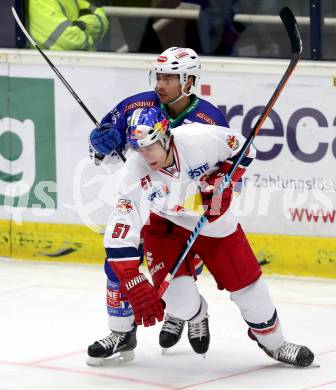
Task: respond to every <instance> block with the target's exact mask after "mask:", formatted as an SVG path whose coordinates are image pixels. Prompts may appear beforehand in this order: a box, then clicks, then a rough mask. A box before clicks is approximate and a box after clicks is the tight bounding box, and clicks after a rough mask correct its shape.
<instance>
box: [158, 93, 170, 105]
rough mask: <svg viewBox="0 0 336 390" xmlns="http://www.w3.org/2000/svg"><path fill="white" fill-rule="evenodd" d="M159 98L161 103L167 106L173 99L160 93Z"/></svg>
mask: <svg viewBox="0 0 336 390" xmlns="http://www.w3.org/2000/svg"><path fill="white" fill-rule="evenodd" d="M158 96H159V99H160V103H164V104H166V103H169V101H170V100H171V99H170V98H169V96H167V95H163V94H161V93H158Z"/></svg>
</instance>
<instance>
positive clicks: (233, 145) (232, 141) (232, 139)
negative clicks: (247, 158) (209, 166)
mask: <svg viewBox="0 0 336 390" xmlns="http://www.w3.org/2000/svg"><path fill="white" fill-rule="evenodd" d="M226 143H227V144H228V146H229V148H230V149H232V150H236V149H238V146H239V141H238V138H237V137H236V136H235V135H228V136H227V137H226Z"/></svg>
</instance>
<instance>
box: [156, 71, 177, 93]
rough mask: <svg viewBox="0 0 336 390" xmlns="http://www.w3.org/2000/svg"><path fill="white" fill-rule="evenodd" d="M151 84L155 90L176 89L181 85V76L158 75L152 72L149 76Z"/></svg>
mask: <svg viewBox="0 0 336 390" xmlns="http://www.w3.org/2000/svg"><path fill="white" fill-rule="evenodd" d="M149 84H150V86H151V87H152V88H153V89H156V88H174V87H177V86H179V85H181V80H180V75H179V74H171V73H158V72H157V71H155V70H152V71H151V72H150V74H149Z"/></svg>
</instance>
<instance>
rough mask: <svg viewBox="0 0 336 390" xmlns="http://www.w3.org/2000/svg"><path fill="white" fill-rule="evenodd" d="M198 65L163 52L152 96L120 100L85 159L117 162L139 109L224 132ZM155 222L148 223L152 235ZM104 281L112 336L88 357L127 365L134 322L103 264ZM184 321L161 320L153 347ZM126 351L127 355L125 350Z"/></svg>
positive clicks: (176, 52) (174, 336)
mask: <svg viewBox="0 0 336 390" xmlns="http://www.w3.org/2000/svg"><path fill="white" fill-rule="evenodd" d="M200 68H201V64H200V60H199V57H198V55H197V54H196V53H195V51H194V50H192V49H189V48H177V47H173V48H169V49H167V50H165V51H164V52H163V53H162V54H161V55H160V56H159V57H158V58H157V59H156V61H155V62H154V63H153V64H152V67H151V71H150V77H149V78H150V85H151V86H152V87H153V89H155V91H150V92H143V93H139V94H137V95H134V96H131V97H129V98H126V99H125V100H123V101H122V102H120V103H119V104H118V105H117V106H116V107H115V108H113V109H112V110H111V111H110V112H109V113H108V114H107V115H106V116H105V117H104V118H103V120H102V126H103V130H101V129H94V130H93V131H92V132H91V134H90V154H91V157H92V158H93V159H94V161H95V163H96V164H100V162H101V161H103V162H104V163H106V162H109V161H112V162H116V161H118V156H117V154H116V153H115V149H116V148H118V149H119V150H121V151H124V150H125V147H126V130H127V124H128V122H129V120H130V117H131V115H132V113H133V112H134V110H136V109H137V108H139V107H161V109H162V110H163V111H164V112H165V114H166V116H167V118H168V119H169V123H170V126H171V127H172V128H174V127H176V126H179V125H181V124H185V123H191V122H200V123H208V124H212V125H220V126H224V127H228V124H227V121H226V119H225V117H224V116H223V114H222V113H221V112H220V110H218V109H217V108H216V107H215V106H213V105H212V104H210V103H209V102H207V101H205V100H203V99H201V98H199V97H197V96H196V90H197V86H198V83H199V79H200ZM155 223H156V221H152V222H151V224H152V225H151V226H152V230H154V231H155V229H156V228H155ZM164 224H165V226H166V229H167V230H168V229H169V224H168V222H166V223H165V222H164V221H163V220H161V221H160V224H159V226H158V228H160V229H161V230H162V229H163V226H164ZM146 228H147V226H145V228H144V229H146ZM194 268H196V270H195V272H196V273H199V272H200V270H201V268H202V262H201V261H200V259H199V257H198V256H197V255H195V266H194ZM105 271H106V274H107V277H108V283H107V310H108V318H109V328H110V329H111V331H112V333H111V334H110V335H109V336H107V337H106V338H104V339H102V340H99V342H98V344H96V343H95V344H93V345H92V346H90V347H89V350H88V353H89V355H92V354H95V355H96V354H97V353H98V352H97V348H98V349H99V350H100V354H101V355H102V356H104V357H108V356H111V355H112V354H114V353H116V352H122V354H123V355H124V356H123V357H124V358H125V356H126V358H127V359H131V358H132V357H133V354H131V353H127V354H126V353H124V352H123V351H124V350H125V345H126V344H127V343H126V341H125V340H128V339H132V340H133V341H132V343H131V344H129V345H131V347H132V349H134V348H135V346H136V337H135V333H136V328H134V326H133V322H134V316H133V310H132V307H131V306H130V305H129V302H128V300H127V299H126V298H125V297H124V296H123V295H121V293H120V290H119V285H120V283H119V279H118V277H117V276H116V275H115V274H114V272H113V270H111V268H110V267H109V266H108V264H107V263H106V264H105ZM184 325H185V321H183V320H181V319H179V318H176V317H174V316H170V315H169V314H167V315H166V318H165V321H164V324H163V327H162V331H161V333H160V338H159V342H160V345H161V346H162V347H163V348H169V347H171V346H173V345H174V344H176V343H177V342H178V340H179V339H180V337H181V334H182V331H183V328H184ZM126 349H128V350H129V349H130V348H127V347H126Z"/></svg>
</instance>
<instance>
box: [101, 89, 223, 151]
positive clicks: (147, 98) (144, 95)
mask: <svg viewBox="0 0 336 390" xmlns="http://www.w3.org/2000/svg"><path fill="white" fill-rule="evenodd" d="M143 107H160V108H161V110H162V111H164V112H165V114H166V116H167V118H168V120H169V123H170V127H171V128H174V127H177V126H180V125H182V124H188V123H192V122H198V123H205V124H210V125H217V126H224V127H229V125H228V123H227V121H226V119H225V117H224V115H223V114H222V112H221V111H220V110H219V109H218V108H217V107H215V106H214V105H213V104H211V103H209V102H207V101H206V100H203V99H201V98H199V97H197V96H195V95H191V102H190V104H189V105H188V106H187V107H186V108H185V110H184V111H183V112H182V113H181V114H180V115H178V117H177V118H173V117H171V116H170V115H169V114H168V112H167V108H166V105H165V104H161V103H160V100H159V98H158V96H157V94H156V92H155V91H149V92H141V93H138V94H136V95H133V96H130V97H128V98H126V99H124V100H122V101H121V102H120V103H119V104H117V105H116V106H115V107H114V108H113V109H112V110H111V111H110V112H109V113H108V114H107V115H106V116H105V117H104V118H103V119H102V122H101V124H105V123H110V124H111V125H112V126H113V128H114V129H117V130H119V132H120V135H121V139H122V144H121V147H120V149H121V150H123V149H124V148H125V144H126V130H127V127H128V125H127V124H128V121H129V119H130V117H131V116H132V113H133V111H134V110H136V109H137V108H143Z"/></svg>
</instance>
